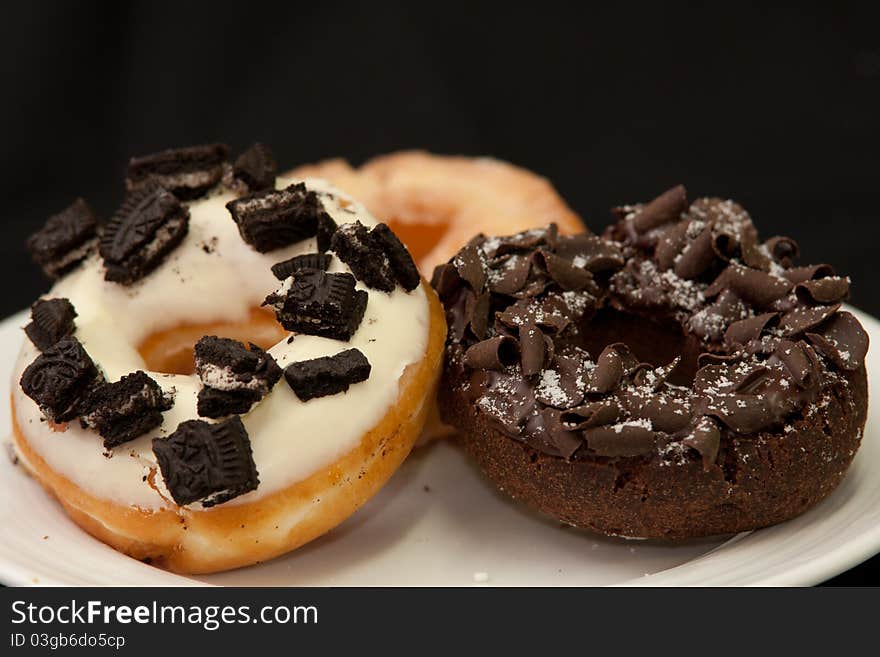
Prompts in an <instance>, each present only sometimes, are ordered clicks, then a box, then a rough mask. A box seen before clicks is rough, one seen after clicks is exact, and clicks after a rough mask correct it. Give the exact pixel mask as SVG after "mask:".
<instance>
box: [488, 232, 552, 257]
mask: <svg viewBox="0 0 880 657" xmlns="http://www.w3.org/2000/svg"><path fill="white" fill-rule="evenodd" d="M558 232H559V231H558V228H557V226H556V224H549V225H548V226H546V227H544V228H534V229H532V230H527V231H525V232H523V233H517V234H516V235H508V236H505V237H496V238H494V239H493V240H491V241H489V240H486V241H485V242H484V243H483V252H484V253H485V254H486V257H488V258H496V257H498V256H501V255H504V254H505V253H512V252H514V251H529V250H532V249H535V248H536V247H539V246H541V245H543V244H546V245H548V246H549V247H550V249H551V250H553V249H555V248H556V240H557V234H558ZM490 245H491V246H490Z"/></svg>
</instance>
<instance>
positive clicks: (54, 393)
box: [20, 336, 99, 422]
mask: <svg viewBox="0 0 880 657" xmlns="http://www.w3.org/2000/svg"><path fill="white" fill-rule="evenodd" d="M98 382H99V374H98V368H97V367H95V364H94V363H93V362H92V359H91V358H90V357H89V355H88V353H86V350H85V348H83V346H82V344H80V341H79V340H77V339H76V338H74V337H70V336H68V337H65V338H62V339H61V340H59V341H58V342H57V343H55V344H54V345H53V346H52V347H50V348H49V349H47V350H46V351H44V352H43V353H42V354H40V355H39V356H37V358H36V360H34V362H33V363H31V364H30V365H28V366H27V368H26V369H25V371H24V373H23V374H22V375H21V381H20V383H21V389H22V390H23V391H24V394H26V395H27V396H28V397H30V398H31V399H33V400H34V401H35V402H37V404H38V405H39V407H40V410H41V411H43V413H45V414H46V417H47V418H49V419H50V420H51V421H53V422H69V421H70V420H72V419H74V418H75V417H76V416H77V415H79V413H80V410H81V408H82V404H83V401H84V400H85V398H86V397H87V395H88V394H89V391H90V388H91V387H92V386H93V385H95V384H97V383H98Z"/></svg>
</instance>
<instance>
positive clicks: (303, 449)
mask: <svg viewBox="0 0 880 657" xmlns="http://www.w3.org/2000/svg"><path fill="white" fill-rule="evenodd" d="M293 182H295V181H293V180H289V179H282V178H279V179H278V181H277V185H276V188H277V189H282V188H284V187H286V186H287V185H290V184H292V183H293ZM305 184H306V186H307V188H308V189H310V190H314V191H316V192H317V193H318V196H319V198H320V199H321V201H322V202H323V205H324V209H325V210H326V211H327V213H328V214H329V215H330V216H331V217H332V218H333V219H334V220H335V221H336V223H337V224H339V225H342V224H345V223H349V222H352V221H354V220H355V219H357V220H359V221H360V222H361V223H363V224H364V225H366V226H373V225H375V224H376V223H377V222H376V220H375V219H374V218H373V217H372V215H370V213H369V212H368V211H367V210H366V208H364V207H363V206H362V205H360V204H359V203H357V202H356V201H355V200H354V199H352V198H350V197H348V196H346V195H345V194H344V193H343V192H341V191H339V190H337V189H335V188H333V187H331V186H330V185H329V184H328V183H326V182H323V181H321V180H316V179H308V180H306V181H305ZM234 198H235V195H234V194H232V193H231V192H229V191H223V190H222V189H221V191H219V192H215V193H213V194H212V195H210V196H208V197H206V198H203V199H201V200H197V201H193V202H191V203H189V204H188V207H189V213H190V221H189V232H188V234H187V236H186V237H185V238H184V240H183V242H182V243H181V244H180V245H179V246H178V247H177V248H175V249H174V250H173V251H172V252H171V253H170V254H169V255H168V256H167V257H166V258H165V259H164V261H163V262H162V263H161V264H160V265H159V267H158V268H157V269H156V270H155V271H153V272H152V273H150V274H149V275H147V276H146V277H145V278H143V279H142V280H140V281H137V282H136V283H134V284H132V285H127V286H124V285H120V284H118V283H114V282H109V281H106V280H105V279H104V265H103V263H102V260H101V258H99V257H98V256H97V255H93V256H91V257H89V258H88V259H87V260H86V261H85V262H84V263H83V264H82V265H80V266H79V267H78V268H77V269H76V270H74V271H73V272H71V273H70V274H68V275H67V276H66V277H64V278H63V279H61V280H60V281H59V282H58V283H57V284H56V285H55V286H54V287H53V288H52V290H51V291H50V292H49V293H48V294H47V295H46V298H66V299H69V300H70V302H71V303H72V304H73V306H74V308H75V309H76V313H77V317H76V322H75V325H76V330H75V334H74V335H75V337H76V338H77V339H78V340H79V341H80V342H81V343H82V345H83V346H84V347H85V349H86V351H87V352H88V354H89V355H90V356H91V358H92V360H93V361H94V362H95V364H96V365H97V366H98V367H99V369H100V371H101V372H102V373H103V375H104V377H105V379H106V380H107V381H116V380H118V379H119V378H120V377H122V376H124V375H126V374H129V373H131V372H133V371H136V370H144V371H146V372H147V374H148V375H149V376H151V377H152V378H153V379H154V380H155V381H156V382H157V383H158V384H159V385H160V386H161V388H162V389H163V391H165V392H166V393H168V394H171V395H173V400H174V403H173V406H172V407H171V408H170V410H168V411H166V412H165V413H164V416H163V421H162V424H161V426H159V427H158V428H157V429H155V430H152V431H150V432H149V433H147V434H145V435H142V436H140V437H138V438H136V439H134V440H132V441H130V442H126V443H124V444H122V445H120V446H119V447H117V448H115V449H112V450H111V451H110V452H106V451H105V449H104V448H103V446H102V442H101V438H100V437H99V436H98V435H97V434H96V433H95V432H94V431H93V430H90V429H86V428H82V427H81V426H80V423H79V422H77V421H72V422H69V423H67V424H66V425H63V426H61V427H59V426H58V425H54V424H53V423H51V422H48V421H47V420H46V418H45V417H44V414H43V413H42V412H41V410H40V408H39V407H38V405H37V404H36V403H35V402H34V401H33V400H32V399H31V398H30V397H28V396H27V395H25V394H24V392H23V391H22V389H21V387H20V386H19V385H18V382H19V379H20V378H21V375H22V373H23V371H24V370H25V368H26V367H27V366H28V365H29V364H30V363H32V362H33V361H34V359H35V358H36V357H37V356H38V355H39V353H40V352H39V350H38V349H37V348H36V347H35V346H34V345H33V344H32V343H31V342H30V341H29V340H25V341H24V345H23V347H22V349H21V353H20V355H19V357H18V360H17V363H16V366H15V369H14V371H13V386H12V389H13V392H12V409H13V416H14V428H15V431H14V434H15V435H14V438H15V444H16V447H17V450H18V452H19V454H20V456H21V458H22V460H23V462H24V463H25V465H26V466H27V468H28V470H29V471H31V472H32V473H34V474H35V476H36V477H37V478H38V479H39V480H40V481H41V482H42V483H43V484H44V485H45V486H46V488H47V489H48V490H49V491H50V492H52V493H53V494H54V495H55V496H56V497H58V499H59V500H60V502H61V503H62V504H63V505H64V507H65V508H66V509H67V510H68V512H69V514H70V515H71V517H72V518H73V519H74V520H75V521H76V522H78V523H79V524H80V525H81V526H83V527H84V528H85V529H86V530H88V531H89V532H90V533H92V534H93V535H95V536H97V537H98V538H100V539H101V540H104V541H105V542H107V543H109V544H111V545H113V546H114V547H116V548H117V549H120V550H122V551H124V552H126V553H128V554H130V555H132V556H135V557H137V558H141V559H147V560H150V561H152V562H153V563H157V564H160V565H162V566H164V567H167V568H170V569H173V570H176V571H185V572H211V571H216V570H222V569H227V568H232V567H237V566H241V565H247V564H251V563H254V562H257V561H260V560H264V559H268V558H271V557H273V556H276V555H278V554H281V553H283V552H286V551H288V550H290V549H292V548H294V547H296V546H298V545H301V544H302V543H304V542H306V541H308V540H311V539H312V538H314V537H316V536H318V535H320V534H321V533H323V532H325V531H327V530H329V529H330V528H332V527H333V526H335V525H336V524H338V523H339V522H341V521H342V520H344V519H345V518H346V517H347V516H348V515H350V514H351V513H352V512H353V511H354V510H356V509H357V508H358V507H359V506H360V505H361V504H363V503H364V502H365V501H366V500H367V499H368V498H369V497H370V496H371V495H372V494H373V493H374V492H375V491H376V490H378V488H379V487H380V486H381V485H382V484H383V483H384V482H385V481H386V480H387V478H388V477H389V476H390V475H391V473H393V471H394V470H395V469H396V467H397V465H399V463H400V462H401V461H402V460H403V458H404V457H405V456H406V454H407V453H408V452H409V449H410V448H411V446H412V444H413V442H414V441H415V439H416V438H417V436H418V434H419V431H420V430H421V426H422V424H423V423H424V418H425V414H426V410H427V408H428V401H429V400H430V399H431V398H432V395H433V390H434V386H435V384H436V377H437V375H438V372H439V366H440V360H441V354H442V341H443V338H444V333H445V324H444V322H443V319H442V313H441V312H440V311H439V305H438V303H437V301H436V297H435V295H434V293H433V291H432V290H431V289H430V287H429V286H428V285H427V284H426V283H425V282H424V281H422V283H421V284H420V285H419V286H418V287H417V288H416V289H415V290H413V291H411V292H406V291H405V290H404V289H402V288H401V287H399V286H398V287H397V289H395V290H394V291H393V292H391V293H387V292H381V291H377V290H374V289H370V288H368V287H366V286H364V285H363V283H361V282H358V283H357V289H362V290H365V291H366V292H367V293H368V295H369V300H368V303H367V308H366V312H365V314H364V317H363V320H362V322H361V323H360V326H359V328H358V329H357V331H356V332H355V333H354V334H353V336H352V337H351V339H350V341H348V342H344V341H340V340H333V339H330V338H324V337H318V336H315V335H303V334H296V335H295V336H294V337H293V339H288V338H289V337H290V336H291V334H290V333H288V332H287V331H283V330H282V329H281V328H280V326H278V325H277V324H276V323H275V318H274V316H273V315H272V314H271V313H270V312H267V311H265V310H259V307H260V304H261V303H262V302H263V300H264V299H265V298H266V296H267V294H269V293H271V292H272V291H273V290H275V289H276V288H277V287H278V285H279V283H278V281H277V280H276V279H275V277H274V276H273V274H272V272H271V270H270V267H271V266H272V265H273V264H275V263H277V262H279V261H282V260H285V259H288V258H291V257H293V256H295V255H298V254H305V253H311V252H315V251H316V248H317V247H316V238H314V237H312V238H309V239H306V240H303V241H301V242H297V243H294V244H292V245H290V246H286V247H283V248H280V249H277V250H273V251H271V252H269V253H258V252H257V251H256V250H254V249H253V248H252V247H251V246H249V245H248V244H247V243H245V242H244V241H243V239H242V237H241V235H240V234H239V230H238V228H237V226H236V223H235V222H234V221H233V220H232V218H231V217H230V214H229V211H228V210H227V209H226V207H225V204H226V203H227V202H229V201H230V200H232V199H234ZM329 271H330V272H344V271H350V270H349V268H348V266H347V265H345V264H343V263H342V262H341V261H340V260H339V259H338V258H335V257H334V258H333V260H332V263H331V265H330V268H329ZM209 330H210V331H212V332H214V331H215V330H216V331H217V332H220V331H224V330H226V333H225V334H226V335H228V336H229V337H236V338H241V339H243V338H245V337H248V335H247V334H250V336H252V339H254V340H255V341H257V342H260V341H262V342H263V343H265V342H266V340H267V339H269V336H275V338H276V339H277V338H279V337H280V339H277V342H276V343H275V344H274V346H271V347H270V348H269V349H268V352H269V353H270V354H271V355H272V356H273V357H274V359H275V360H276V361H277V363H278V365H279V366H280V367H281V368H282V369H283V368H285V366H287V365H288V364H289V363H292V362H296V361H302V360H305V359H311V358H316V357H319V356H329V355H333V354H336V353H338V352H341V351H343V350H345V349H350V348H357V349H359V350H360V351H361V352H362V353H363V354H364V355H365V356H366V357H367V358H368V360H369V362H370V365H371V367H372V369H371V372H370V375H369V378H368V379H367V380H366V381H363V382H361V383H357V384H356V385H352V386H351V388H350V389H349V390H348V391H347V392H345V393H344V394H335V395H329V396H325V397H320V398H316V399H311V400H309V401H306V402H303V401H301V400H300V399H299V398H298V397H297V396H296V395H295V394H294V393H293V391H292V390H291V388H290V387H289V386H288V385H287V384H286V383H285V382H284V380H283V379H282V380H281V381H280V382H279V383H278V384H277V385H275V386H274V388H272V390H271V391H270V392H269V393H268V394H267V395H266V396H265V397H264V398H263V399H262V401H260V402H259V403H257V404H256V405H254V407H253V408H252V409H251V411H250V412H248V413H246V414H245V415H243V416H241V419H242V421H243V424H244V426H245V428H246V430H247V433H248V436H249V439H250V443H251V447H252V450H253V461H254V464H255V466H256V469H257V471H258V473H259V486H258V487H257V488H256V489H255V490H252V491H250V492H248V493H245V494H243V495H240V496H238V497H235V498H234V499H231V500H229V501H227V502H225V503H223V504H220V505H217V506H213V507H210V508H205V507H202V505H201V504H199V503H198V502H196V503H193V504H189V505H186V506H178V505H177V504H175V503H174V501H173V500H172V499H171V496H170V495H169V491H168V490H167V489H166V488H165V486H164V482H163V479H162V476H161V472H160V471H159V469H158V468H157V463H156V457H155V455H154V453H153V451H152V449H151V441H152V439H153V438H155V437H157V436H158V437H161V436H167V435H169V434H171V433H172V432H174V431H175V429H176V428H177V427H178V425H179V424H180V423H181V422H183V421H185V420H190V419H204V418H199V415H198V413H197V410H196V398H197V395H198V392H199V390H200V388H201V385H202V384H201V381H200V380H199V378H198V377H197V376H196V375H194V374H174V373H169V372H168V371H164V372H162V371H152V370H151V369H150V364H151V362H150V361H154V362H155V358H162V357H163V356H162V353H163V352H164V354H165V356H164V357H165V358H166V361H165V362H166V363H168V362H173V361H174V360H175V359H174V358H171V359H170V360H168V359H167V358H168V357H169V349H173V348H178V347H179V346H180V344H188V345H189V346H190V348H191V345H192V343H193V341H194V339H195V338H196V337H199V336H201V335H203V334H204V331H209ZM221 334H224V333H221ZM255 334H256V335H255ZM266 346H268V345H266ZM189 353H191V352H189ZM145 355H146V357H147V358H146V359H145ZM179 356H180V355H179V354H177V357H176V359H177V361H179V360H180V357H179ZM174 367H175V366H174V365H172V369H173V368H174Z"/></svg>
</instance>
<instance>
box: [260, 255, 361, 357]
mask: <svg viewBox="0 0 880 657" xmlns="http://www.w3.org/2000/svg"><path fill="white" fill-rule="evenodd" d="M288 281H289V283H288ZM367 300H368V295H367V293H366V292H364V291H363V290H356V289H355V278H354V276H352V275H351V274H348V273H345V274H328V273H326V272H324V271H321V270H320V269H300V270H299V271H297V272H296V273H294V274H293V276H291V277H290V278H288V279H287V280H285V282H284V284H283V285H282V286H281V288H279V289H278V291H276V292H273V293H272V294H270V295H269V296H268V297H266V300H265V301H264V302H263V305H270V306H272V307H274V308H275V315H276V317H277V318H278V321H279V322H280V323H281V325H282V326H283V327H284V328H285V329H287V330H288V331H295V332H297V333H305V334H308V335H319V336H322V337H325V338H333V339H335V340H344V341H348V340H350V339H351V336H352V335H354V332H355V331H356V330H357V328H358V326H360V323H361V320H362V319H363V317H364V311H365V310H366V308H367Z"/></svg>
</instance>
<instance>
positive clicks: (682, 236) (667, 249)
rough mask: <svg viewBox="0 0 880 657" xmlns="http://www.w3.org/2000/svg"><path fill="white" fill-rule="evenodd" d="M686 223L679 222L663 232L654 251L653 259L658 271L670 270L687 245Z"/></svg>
mask: <svg viewBox="0 0 880 657" xmlns="http://www.w3.org/2000/svg"><path fill="white" fill-rule="evenodd" d="M687 229H688V222H687V221H679V222H678V223H677V224H674V225H672V226H669V227H668V228H666V229H664V230H663V233H662V234H661V235H660V239H659V240H658V241H657V247H656V248H655V249H654V259H655V260H657V265H658V266H659V267H660V269H672V266H673V265H674V264H675V258H676V257H677V256H678V254H679V253H681V252H682V249H684V247H685V244H687Z"/></svg>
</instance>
